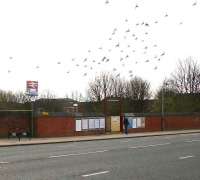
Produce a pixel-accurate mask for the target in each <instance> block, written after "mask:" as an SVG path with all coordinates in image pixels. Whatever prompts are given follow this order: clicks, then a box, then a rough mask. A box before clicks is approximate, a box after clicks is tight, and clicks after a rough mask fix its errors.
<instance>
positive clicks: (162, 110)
mask: <svg viewBox="0 0 200 180" xmlns="http://www.w3.org/2000/svg"><path fill="white" fill-rule="evenodd" d="M167 85H168V84H167V83H164V85H163V86H162V91H161V94H162V97H161V101H162V102H161V130H162V131H164V128H165V127H164V116H165V109H164V108H165V107H164V106H165V95H164V93H165V91H164V88H165V86H167Z"/></svg>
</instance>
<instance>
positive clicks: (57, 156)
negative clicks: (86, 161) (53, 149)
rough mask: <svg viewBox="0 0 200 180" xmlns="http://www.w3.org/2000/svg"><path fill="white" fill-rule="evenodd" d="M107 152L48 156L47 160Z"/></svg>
mask: <svg viewBox="0 0 200 180" xmlns="http://www.w3.org/2000/svg"><path fill="white" fill-rule="evenodd" d="M107 151H109V150H101V151H91V152H85V153H75V154H61V155H55V156H49V157H48V158H49V159H51V158H59V157H68V156H80V155H87V154H96V153H103V152H107Z"/></svg>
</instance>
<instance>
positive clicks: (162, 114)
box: [161, 86, 164, 131]
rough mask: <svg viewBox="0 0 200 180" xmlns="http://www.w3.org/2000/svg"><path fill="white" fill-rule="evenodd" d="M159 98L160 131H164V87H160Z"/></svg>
mask: <svg viewBox="0 0 200 180" xmlns="http://www.w3.org/2000/svg"><path fill="white" fill-rule="evenodd" d="M161 93H162V98H161V101H162V102H161V130H162V131H164V87H163V86H162V92H161Z"/></svg>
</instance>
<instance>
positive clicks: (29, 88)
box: [26, 81, 38, 96]
mask: <svg viewBox="0 0 200 180" xmlns="http://www.w3.org/2000/svg"><path fill="white" fill-rule="evenodd" d="M26 92H27V94H28V95H29V96H37V95H38V81H26Z"/></svg>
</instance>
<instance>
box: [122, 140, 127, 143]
mask: <svg viewBox="0 0 200 180" xmlns="http://www.w3.org/2000/svg"><path fill="white" fill-rule="evenodd" d="M121 142H122V143H124V142H129V140H125V141H121Z"/></svg>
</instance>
